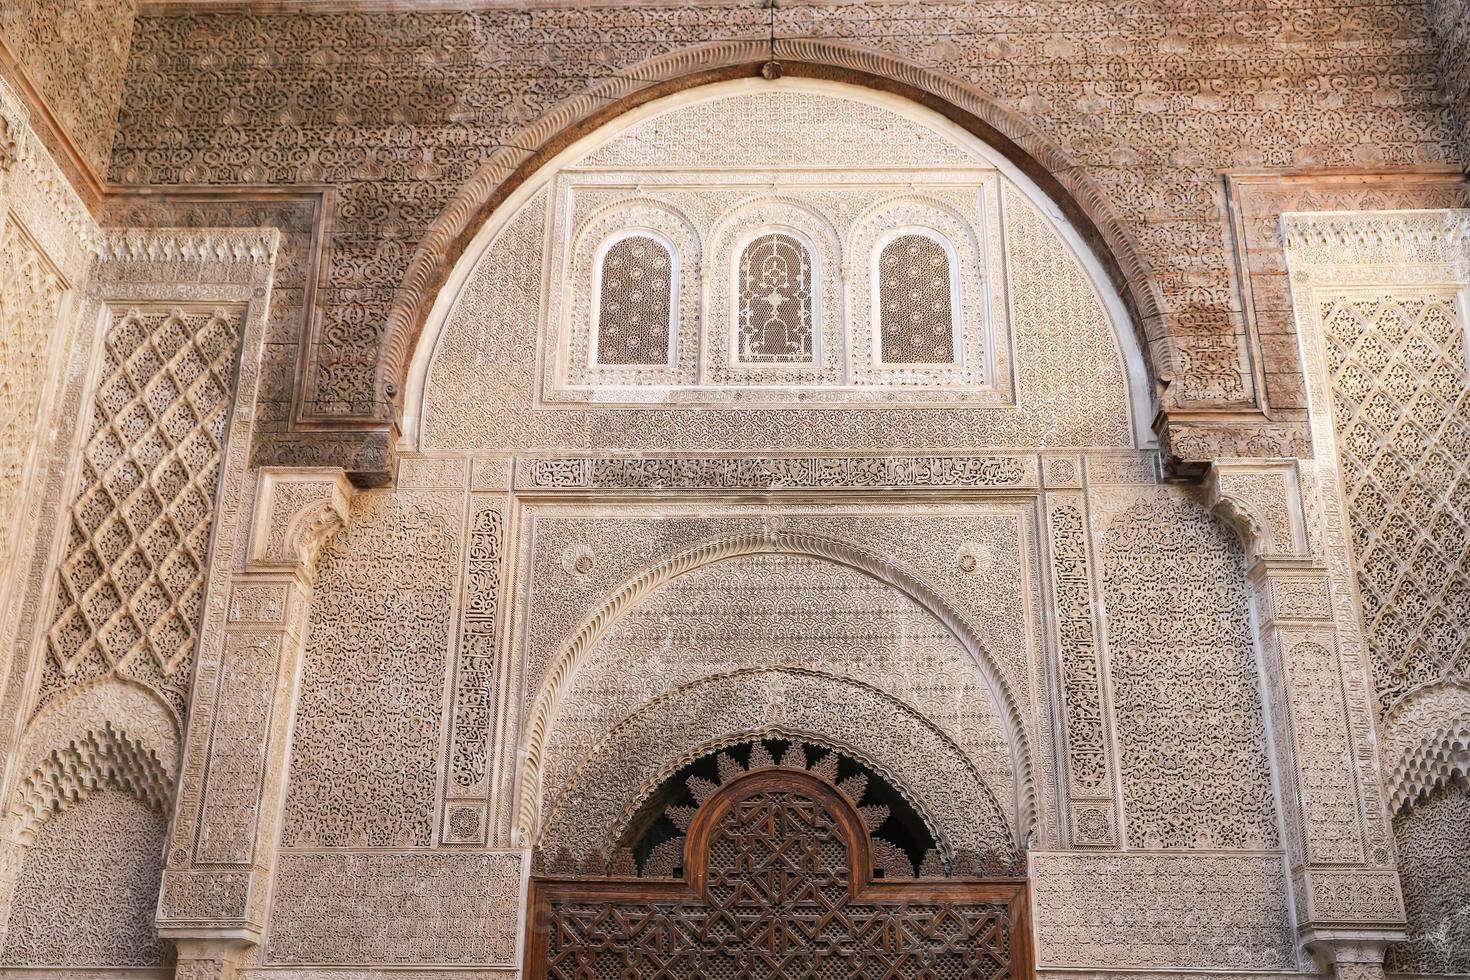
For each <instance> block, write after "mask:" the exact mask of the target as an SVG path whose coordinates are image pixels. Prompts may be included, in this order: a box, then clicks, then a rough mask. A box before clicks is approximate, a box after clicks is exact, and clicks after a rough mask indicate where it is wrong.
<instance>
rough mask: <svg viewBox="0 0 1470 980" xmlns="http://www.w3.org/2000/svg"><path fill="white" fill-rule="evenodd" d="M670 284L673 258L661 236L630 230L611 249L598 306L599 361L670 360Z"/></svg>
mask: <svg viewBox="0 0 1470 980" xmlns="http://www.w3.org/2000/svg"><path fill="white" fill-rule="evenodd" d="M672 286H673V259H672V257H671V256H670V255H669V250H668V249H667V248H666V247H665V246H664V244H663V243H662V242H660V241H659V240H658V239H656V238H652V237H650V236H648V235H629V236H628V237H627V238H624V239H623V240H622V241H620V242H618V243H617V244H615V245H613V246H612V247H611V248H609V249H608V250H607V254H605V255H604V256H603V258H602V290H601V295H600V301H599V303H598V307H597V363H598V364H623V365H649V366H654V365H663V364H667V363H668V362H669V336H670V332H671V330H672V325H671V323H670V320H669V314H670V311H671V310H672V309H673V305H674V296H673V289H672Z"/></svg>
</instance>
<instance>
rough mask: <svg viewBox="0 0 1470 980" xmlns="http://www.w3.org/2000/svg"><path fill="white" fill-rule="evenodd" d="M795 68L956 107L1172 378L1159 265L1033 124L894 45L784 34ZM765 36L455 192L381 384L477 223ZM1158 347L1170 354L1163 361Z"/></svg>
mask: <svg viewBox="0 0 1470 980" xmlns="http://www.w3.org/2000/svg"><path fill="white" fill-rule="evenodd" d="M776 55H777V57H778V58H780V59H781V61H782V67H783V69H784V72H785V75H786V76H787V77H794V78H813V79H824V80H828V81H837V82H846V83H849V84H854V85H859V86H864V87H867V88H871V89H875V90H878V91H881V92H887V93H890V94H894V95H898V96H901V97H903V98H907V99H909V100H910V101H912V102H915V103H917V104H919V105H922V106H924V107H926V108H928V109H930V110H933V111H935V112H937V113H939V114H940V115H942V116H944V117H945V118H947V119H948V120H950V121H951V122H953V123H955V124H957V125H959V126H960V127H961V128H963V129H965V130H967V131H968V132H970V133H971V134H973V135H974V136H976V137H978V138H979V139H981V140H982V141H984V142H985V143H986V144H988V145H989V146H990V147H992V148H993V149H995V150H996V151H997V152H999V153H1000V154H1002V155H1003V156H1004V157H1006V158H1007V159H1008V160H1009V161H1010V162H1011V163H1012V164H1013V165H1015V166H1016V167H1018V168H1019V169H1020V170H1021V171H1022V172H1023V173H1025V174H1026V176H1027V177H1029V178H1030V179H1031V180H1032V181H1034V182H1035V183H1036V184H1037V186H1038V187H1039V188H1040V189H1041V191H1042V192H1043V193H1044V194H1046V195H1047V196H1048V197H1049V198H1050V199H1051V200H1052V201H1053V202H1055V203H1056V205H1057V206H1058V207H1059V208H1060V209H1061V210H1062V212H1063V213H1064V214H1065V216H1066V217H1067V219H1068V220H1069V221H1070V222H1071V223H1072V225H1073V226H1074V227H1075V228H1076V229H1077V230H1078V231H1079V232H1080V233H1081V235H1082V237H1083V239H1084V240H1085V241H1086V243H1087V245H1088V246H1089V248H1090V249H1091V251H1092V252H1093V254H1094V255H1095V257H1096V258H1097V259H1098V261H1099V262H1100V264H1101V266H1102V268H1103V270H1104V271H1105V272H1106V274H1107V276H1108V278H1109V279H1110V280H1111V282H1112V285H1113V287H1114V288H1115V289H1116V290H1117V292H1118V294H1119V296H1120V297H1121V299H1122V301H1123V304H1124V306H1125V307H1126V309H1127V313H1128V319H1129V321H1130V324H1131V326H1132V328H1133V333H1134V337H1135V342H1136V343H1137V345H1138V349H1139V350H1140V351H1141V352H1142V360H1143V365H1144V370H1145V371H1146V372H1147V375H1148V380H1149V382H1150V385H1151V387H1153V388H1155V389H1156V388H1157V385H1158V382H1159V380H1160V379H1167V378H1168V377H1169V376H1170V375H1171V373H1172V366H1171V365H1170V364H1169V363H1167V356H1168V355H1167V352H1168V351H1169V350H1170V349H1171V346H1170V345H1169V344H1168V343H1163V344H1151V343H1150V340H1149V337H1148V332H1147V328H1148V327H1155V328H1160V329H1161V328H1162V325H1163V323H1164V317H1163V306H1162V301H1161V298H1160V296H1161V294H1160V291H1159V289H1158V286H1157V284H1156V283H1155V282H1154V280H1153V274H1152V270H1151V269H1150V268H1149V266H1148V265H1147V263H1146V262H1145V261H1144V259H1143V257H1142V255H1141V254H1140V251H1139V249H1138V247H1137V245H1136V243H1135V242H1134V240H1133V237H1132V235H1131V234H1130V233H1129V232H1128V231H1127V228H1126V226H1125V225H1124V223H1123V221H1122V219H1121V218H1120V217H1119V215H1118V214H1117V213H1116V211H1115V210H1114V208H1113V207H1112V205H1111V203H1110V202H1109V201H1108V199H1107V196H1106V194H1105V193H1104V191H1103V189H1102V188H1101V186H1099V185H1098V184H1097V183H1096V182H1095V181H1093V180H1092V179H1091V178H1089V177H1088V176H1087V175H1086V174H1084V173H1083V172H1082V171H1081V170H1080V168H1079V167H1078V166H1077V165H1076V163H1074V162H1073V161H1072V160H1071V159H1070V158H1069V157H1068V156H1067V155H1066V153H1064V152H1063V151H1062V150H1061V149H1060V148H1059V147H1057V146H1056V145H1055V144H1053V143H1052V142H1051V141H1049V140H1048V139H1046V138H1045V137H1044V136H1042V135H1041V134H1040V133H1039V132H1038V131H1037V130H1036V129H1035V127H1033V126H1032V125H1031V124H1030V123H1029V122H1027V121H1026V120H1025V119H1023V118H1022V117H1020V116H1018V115H1017V114H1015V113H1013V112H1011V111H1010V110H1008V109H1006V108H1005V107H1003V106H1001V105H1000V104H999V103H998V102H996V101H995V100H994V99H992V98H991V97H990V96H988V95H986V94H985V93H984V92H981V91H980V90H978V89H976V88H974V87H972V86H969V85H966V84H964V83H963V82H960V81H958V80H957V79H955V78H952V77H950V76H948V75H945V74H943V73H941V72H937V71H934V70H932V69H927V68H923V67H921V66H919V65H916V64H914V63H912V62H909V61H905V60H903V59H900V58H896V57H894V56H893V55H890V54H885V53H882V52H878V51H874V50H871V49H867V48H860V47H856V46H853V45H848V44H840V43H835V42H832V41H827V40H818V39H810V38H799V39H788V40H781V41H777V42H776ZM768 56H769V48H768V46H767V43H766V42H764V41H755V40H731V41H722V42H719V43H716V44H711V45H705V46H701V47H693V48H685V49H681V50H679V51H675V52H671V53H668V54H663V55H658V56H656V57H653V58H650V59H649V60H648V61H645V62H643V63H642V64H640V65H636V66H633V67H632V68H629V69H628V70H627V71H624V72H622V73H620V74H619V75H618V76H617V77H615V78H611V79H608V80H605V81H603V82H601V83H599V84H597V85H594V86H592V87H591V88H589V89H587V90H586V91H584V92H583V93H582V94H580V95H578V96H575V97H574V98H572V99H569V100H567V101H565V102H563V103H561V104H560V105H558V106H556V107H555V108H553V109H552V110H551V111H549V112H547V113H545V114H544V115H542V116H541V117H540V118H538V119H537V120H535V121H534V122H532V123H531V124H530V125H529V126H527V127H526V128H525V129H524V130H522V131H521V133H520V134H519V135H518V136H517V137H516V138H515V139H513V140H512V141H511V142H509V143H507V144H506V145H505V146H504V147H502V148H501V149H500V150H498V151H497V152H496V153H495V154H494V155H493V157H492V158H491V159H490V160H489V161H488V162H486V163H485V165H484V166H482V167H481V168H480V169H479V170H478V171H477V172H476V173H475V175H474V176H473V177H471V178H470V179H469V180H468V181H467V182H466V183H465V184H464V185H463V186H462V187H461V188H460V189H459V191H458V192H457V193H456V194H455V195H454V197H453V198H452V199H451V200H450V202H449V203H448V204H447V205H446V206H445V208H444V210H443V211H442V212H441V213H440V214H439V216H438V217H437V218H435V219H434V221H433V223H432V224H431V225H430V226H429V228H428V229H427V231H426V232H425V234H424V236H423V237H422V239H420V241H419V243H418V245H417V246H416V247H415V249H414V255H413V258H412V259H411V261H410V263H409V267H408V270H407V272H406V273H405V274H404V278H403V281H402V283H401V284H400V285H399V287H398V289H397V291H396V292H395V294H394V298H393V304H392V307H391V308H390V309H389V312H388V317H387V323H386V325H385V332H384V341H383V350H382V353H381V359H380V361H379V367H378V371H379V379H378V383H379V385H380V386H383V388H384V390H385V391H386V392H387V394H388V395H389V396H390V399H391V400H392V401H393V402H394V403H396V404H399V405H401V404H402V397H403V393H404V391H405V390H406V388H407V382H408V376H409V370H410V367H411V363H412V360H413V355H414V350H415V348H416V347H417V345H418V343H419V340H420V338H421V336H422V334H423V331H424V326H425V324H426V322H427V320H428V318H429V314H430V310H431V308H432V306H433V304H434V300H435V297H436V295H437V294H438V293H439V291H440V289H441V287H442V286H444V284H445V283H446V281H447V279H448V277H449V275H450V272H451V271H452V270H453V269H454V267H455V266H456V265H457V264H458V262H459V260H460V259H461V257H462V256H463V255H464V253H465V250H466V249H467V247H468V246H469V244H470V242H471V241H472V240H473V239H474V237H475V235H476V233H477V232H478V231H479V229H480V227H481V225H483V224H484V223H485V222H486V221H487V220H488V219H489V218H490V216H491V214H492V213H493V212H494V211H495V210H496V208H498V207H499V206H500V205H501V204H502V203H504V202H505V201H506V200H507V199H508V198H509V197H510V195H511V194H512V193H513V192H514V191H515V190H516V189H517V188H518V187H520V186H521V185H522V184H523V183H525V182H526V181H527V180H529V179H530V178H531V177H532V176H533V175H534V174H535V173H536V172H537V171H539V170H540V169H541V168H542V167H543V166H544V165H545V164H547V163H548V162H550V161H551V159H552V158H553V157H555V156H556V155H557V154H558V153H560V152H561V151H562V150H564V149H566V148H567V147H569V146H570V145H571V144H573V143H575V142H576V141H577V140H578V139H580V138H582V137H583V136H586V135H587V134H589V133H591V132H593V131H594V130H596V129H597V128H599V127H601V126H602V125H604V124H605V123H607V122H609V121H611V120H612V119H614V118H616V117H617V116H619V115H621V114H623V113H625V112H627V111H629V110H631V109H634V108H636V107H638V106H641V105H643V104H645V103H647V102H650V101H652V100H654V99H658V98H661V97H663V96H666V95H670V94H672V93H675V92H679V91H683V90H685V89H690V88H695V87H698V86H702V85H708V84H712V83H715V82H721V81H728V80H731V79H736V78H748V77H755V76H758V75H759V71H760V66H761V65H762V64H763V63H764V62H765V61H766V59H767V57H768ZM1154 357H1162V358H1164V359H1165V363H1161V364H1157V365H1156V364H1155V363H1154V362H1153V359H1152V358H1154Z"/></svg>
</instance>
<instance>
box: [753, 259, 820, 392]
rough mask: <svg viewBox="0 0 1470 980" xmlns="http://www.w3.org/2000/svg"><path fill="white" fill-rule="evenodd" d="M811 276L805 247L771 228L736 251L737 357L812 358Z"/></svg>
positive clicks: (758, 360) (797, 360) (813, 301)
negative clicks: (740, 250) (737, 300)
mask: <svg viewBox="0 0 1470 980" xmlns="http://www.w3.org/2000/svg"><path fill="white" fill-rule="evenodd" d="M815 280H816V263H815V261H814V260H813V258H812V253H811V251H810V249H808V248H807V246H806V245H805V244H803V243H802V242H801V241H799V240H798V239H796V238H795V237H793V236H791V235H787V234H783V233H781V232H771V233H768V234H764V235H761V236H760V237H758V238H756V239H755V240H754V241H752V242H751V243H750V244H749V245H747V246H745V250H744V251H742V252H741V253H740V267H739V284H740V293H739V296H740V307H739V320H738V323H737V326H736V330H737V333H736V347H735V350H736V355H735V356H736V360H738V361H739V362H741V363H744V364H810V363H812V360H813V357H814V353H815V351H814V340H815V336H816V333H815V323H816V299H815V289H814V286H815Z"/></svg>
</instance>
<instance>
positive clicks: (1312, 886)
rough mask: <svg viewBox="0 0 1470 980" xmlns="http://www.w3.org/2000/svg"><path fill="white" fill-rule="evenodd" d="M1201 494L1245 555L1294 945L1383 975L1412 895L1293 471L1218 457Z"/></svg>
mask: <svg viewBox="0 0 1470 980" xmlns="http://www.w3.org/2000/svg"><path fill="white" fill-rule="evenodd" d="M1205 488H1206V493H1207V495H1208V498H1209V502H1210V505H1211V506H1212V507H1213V508H1214V510H1215V512H1216V513H1217V514H1218V515H1220V517H1221V518H1222V519H1223V520H1225V521H1226V522H1227V523H1229V524H1230V525H1232V526H1233V527H1234V528H1235V529H1236V530H1237V532H1239V534H1240V536H1241V538H1242V540H1243V541H1244V543H1245V547H1246V561H1247V578H1248V580H1249V582H1250V585H1251V602H1252V607H1253V611H1254V618H1255V623H1256V631H1257V636H1256V641H1257V649H1258V651H1259V656H1260V658H1261V669H1262V674H1263V676H1264V679H1265V685H1264V686H1265V696H1266V702H1267V710H1268V712H1269V722H1270V728H1271V745H1272V753H1273V756H1274V759H1273V764H1274V768H1275V772H1276V778H1277V784H1278V793H1279V795H1280V798H1281V806H1282V821H1283V824H1284V829H1285V839H1286V844H1287V858H1288V862H1289V865H1290V871H1291V880H1292V893H1293V902H1294V905H1295V911H1296V919H1297V932H1298V937H1299V939H1300V941H1301V943H1302V945H1303V946H1304V947H1305V948H1306V949H1307V951H1308V952H1310V953H1311V954H1312V955H1313V956H1315V957H1316V958H1317V959H1318V960H1319V962H1321V963H1322V964H1323V966H1324V969H1327V968H1330V969H1331V970H1332V971H1333V975H1334V976H1337V977H1341V978H1347V977H1355V978H1356V977H1362V976H1367V975H1372V972H1371V971H1374V970H1376V971H1377V975H1381V974H1382V968H1383V967H1382V964H1383V950H1384V948H1385V947H1386V946H1387V945H1388V944H1389V943H1391V942H1394V941H1396V940H1397V939H1399V938H1401V937H1402V936H1403V934H1404V903H1403V896H1402V893H1401V891H1400V888H1399V881H1398V875H1397V873H1396V872H1395V871H1394V869H1393V868H1392V866H1391V863H1390V862H1391V855H1390V854H1389V851H1388V848H1387V846H1386V841H1387V839H1388V820H1387V814H1386V813H1385V811H1384V807H1383V800H1382V796H1383V793H1382V788H1381V782H1380V780H1379V778H1378V774H1377V769H1376V767H1374V766H1373V765H1371V763H1370V764H1369V765H1367V766H1366V776H1367V777H1368V778H1365V767H1364V766H1363V765H1361V764H1360V763H1361V761H1362V760H1363V759H1365V758H1366V759H1372V758H1373V749H1372V740H1371V733H1372V730H1373V718H1372V715H1371V709H1370V708H1369V706H1368V703H1367V701H1366V699H1363V698H1360V697H1357V696H1355V695H1354V692H1355V691H1357V690H1359V689H1360V688H1361V687H1362V685H1363V683H1364V678H1363V677H1362V676H1353V674H1354V672H1356V673H1357V674H1358V675H1361V674H1362V673H1363V665H1362V664H1360V663H1358V664H1356V665H1355V664H1354V663H1353V661H1352V659H1351V658H1346V657H1344V655H1343V652H1342V649H1341V644H1340V642H1339V636H1338V632H1339V631H1338V623H1337V620H1336V614H1335V612H1334V610H1335V604H1334V602H1333V594H1332V590H1333V583H1332V581H1331V578H1330V576H1329V574H1328V569H1327V567H1326V565H1325V563H1324V562H1323V561H1322V560H1321V556H1320V555H1319V554H1316V553H1314V549H1313V548H1312V546H1311V538H1312V537H1313V536H1312V535H1311V534H1309V522H1308V520H1307V514H1306V511H1305V508H1304V507H1303V496H1302V490H1301V478H1300V474H1299V471H1298V467H1297V463H1296V461H1295V460H1290V459H1286V460H1276V459H1272V460H1246V459H1229V460H1218V461H1216V462H1215V463H1213V464H1212V465H1211V467H1210V470H1209V472H1208V473H1207V475H1206V479H1205ZM1365 969H1366V970H1368V971H1370V972H1369V973H1367V974H1365V973H1364V972H1363V971H1364V970H1365Z"/></svg>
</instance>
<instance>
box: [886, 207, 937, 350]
mask: <svg viewBox="0 0 1470 980" xmlns="http://www.w3.org/2000/svg"><path fill="white" fill-rule="evenodd" d="M951 295H952V293H951V270H950V264H949V253H948V252H946V251H945V250H944V246H943V245H940V244H939V243H938V242H937V241H935V240H934V239H932V238H930V237H929V236H927V235H916V234H915V235H900V236H899V237H897V238H895V239H894V240H893V241H891V242H889V243H888V244H887V245H885V246H884V247H883V251H882V252H881V253H880V255H879V258H878V306H879V324H880V332H881V337H880V342H881V344H882V354H881V356H882V359H883V361H884V363H887V364H953V363H954V307H953V302H952V300H951Z"/></svg>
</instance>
